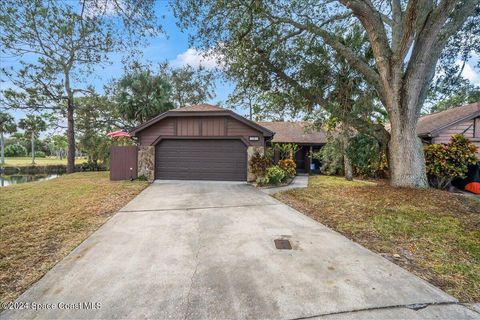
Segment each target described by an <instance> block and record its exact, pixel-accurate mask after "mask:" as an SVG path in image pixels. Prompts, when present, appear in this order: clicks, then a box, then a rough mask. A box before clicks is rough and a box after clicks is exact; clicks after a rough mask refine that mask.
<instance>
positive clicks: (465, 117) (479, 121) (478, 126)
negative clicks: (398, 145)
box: [417, 102, 480, 158]
mask: <svg viewBox="0 0 480 320" xmlns="http://www.w3.org/2000/svg"><path fill="white" fill-rule="evenodd" d="M417 133H418V136H419V137H420V138H421V139H422V141H423V142H424V143H426V144H430V143H448V142H449V141H450V137H451V136H452V135H454V134H463V135H464V136H465V137H466V138H468V139H469V140H470V141H471V142H472V143H474V144H475V145H476V146H477V147H478V148H479V149H477V155H478V156H479V158H480V102H477V103H472V104H468V105H465V106H461V107H456V108H451V109H448V110H445V111H441V112H437V113H432V114H428V115H425V116H422V117H420V119H419V120H418V124H417Z"/></svg>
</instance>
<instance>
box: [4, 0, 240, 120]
mask: <svg viewBox="0 0 480 320" xmlns="http://www.w3.org/2000/svg"><path fill="white" fill-rule="evenodd" d="M156 10H157V13H158V16H159V20H158V22H159V24H161V25H162V27H163V29H164V31H165V32H164V34H162V35H159V36H158V37H155V38H150V39H149V41H148V42H149V45H148V46H146V47H145V48H142V51H143V55H142V57H141V60H142V61H144V62H150V63H152V65H155V64H157V63H160V62H164V61H168V62H170V64H171V65H172V66H174V67H181V66H183V65H186V64H189V65H191V66H193V67H198V66H199V65H202V66H204V67H205V68H211V69H213V68H215V67H216V62H215V60H214V59H206V58H204V57H203V55H202V52H201V51H199V50H197V49H195V48H191V47H189V43H188V33H187V32H182V31H181V30H180V28H178V27H177V25H176V19H175V17H174V16H173V12H172V11H171V9H170V7H169V6H168V3H167V2H166V1H158V2H157V3H156ZM122 57H123V55H122V54H120V53H113V54H110V61H111V64H109V65H106V66H104V67H100V66H99V67H98V68H97V69H96V72H94V74H93V75H92V76H91V77H89V82H90V84H92V85H93V86H94V87H95V88H96V90H97V91H98V92H102V91H103V86H104V85H105V84H107V83H108V82H110V81H111V80H113V79H118V78H120V77H121V76H122V74H123V64H122ZM0 64H1V65H2V66H7V67H9V66H14V67H17V66H19V63H18V59H5V58H4V59H2V60H0ZM0 76H1V75H0ZM2 80H5V79H2ZM0 86H1V87H0V89H4V88H7V87H11V86H12V85H11V84H10V83H8V82H6V83H0ZM233 89H234V84H233V83H226V82H225V81H224V80H220V79H218V80H217V81H216V90H215V97H214V98H212V99H210V100H209V101H206V102H207V103H212V104H222V103H223V102H224V101H225V100H226V99H227V98H228V95H229V94H230V93H231V92H232V91H233ZM235 111H236V112H237V113H239V114H241V115H246V114H247V111H246V110H245V109H243V108H241V107H239V108H235ZM8 112H9V113H11V114H13V116H14V117H15V118H16V120H17V121H18V120H19V119H20V118H22V117H24V116H25V112H24V111H21V110H9V111H8Z"/></svg>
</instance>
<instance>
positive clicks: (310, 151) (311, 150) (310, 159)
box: [308, 146, 313, 173]
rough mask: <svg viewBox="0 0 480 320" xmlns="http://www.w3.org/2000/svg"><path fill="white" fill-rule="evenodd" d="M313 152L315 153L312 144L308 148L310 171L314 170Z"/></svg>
mask: <svg viewBox="0 0 480 320" xmlns="http://www.w3.org/2000/svg"><path fill="white" fill-rule="evenodd" d="M312 154H313V147H312V146H310V148H309V150H308V173H310V172H312Z"/></svg>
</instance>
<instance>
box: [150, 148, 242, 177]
mask: <svg viewBox="0 0 480 320" xmlns="http://www.w3.org/2000/svg"><path fill="white" fill-rule="evenodd" d="M155 178H156V179H172V180H176V179H178V180H225V181H245V180H247V147H246V146H245V145H244V144H243V143H242V142H241V141H240V140H180V139H179V140H174V139H172V140H163V141H161V142H160V143H159V144H158V145H157V146H156V148H155Z"/></svg>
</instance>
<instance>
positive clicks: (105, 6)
mask: <svg viewBox="0 0 480 320" xmlns="http://www.w3.org/2000/svg"><path fill="white" fill-rule="evenodd" d="M124 8H125V5H124V3H123V2H122V1H121V0H119V1H110V0H100V1H93V2H92V3H89V5H88V6H87V7H86V8H85V14H86V16H87V17H90V18H93V17H96V16H116V15H118V11H119V10H121V9H124Z"/></svg>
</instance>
